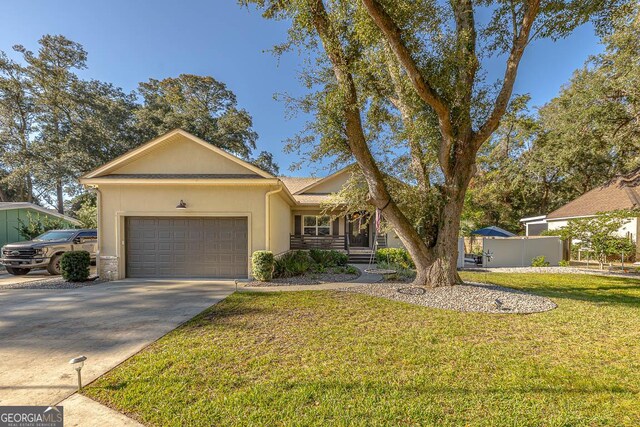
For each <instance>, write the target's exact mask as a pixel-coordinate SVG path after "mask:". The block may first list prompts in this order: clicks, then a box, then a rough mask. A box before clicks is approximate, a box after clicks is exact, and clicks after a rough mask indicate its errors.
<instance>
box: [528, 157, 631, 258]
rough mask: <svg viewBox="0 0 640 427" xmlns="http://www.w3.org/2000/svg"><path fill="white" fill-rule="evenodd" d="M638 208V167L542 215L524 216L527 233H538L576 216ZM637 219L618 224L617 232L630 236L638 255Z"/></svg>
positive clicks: (564, 224)
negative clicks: (619, 225) (620, 225)
mask: <svg viewBox="0 0 640 427" xmlns="http://www.w3.org/2000/svg"><path fill="white" fill-rule="evenodd" d="M637 208H640V169H639V170H637V171H635V172H633V173H631V174H629V175H625V176H619V177H616V178H614V179H612V180H610V181H609V182H607V183H606V184H604V185H601V186H599V187H596V188H594V189H593V190H591V191H588V192H586V193H584V194H583V195H582V196H580V197H578V198H577V199H574V200H572V201H571V202H569V203H567V204H566V205H564V206H562V207H560V208H558V209H556V210H555V211H553V212H551V213H550V214H548V215H546V217H545V216H537V217H531V218H523V219H521V220H520V221H521V222H522V223H524V225H525V227H526V229H527V236H529V235H538V234H539V233H540V232H541V231H540V230H542V229H545V228H546V229H549V230H557V229H558V228H561V227H564V226H566V225H567V222H568V221H570V220H572V219H576V218H589V217H594V216H596V214H597V213H600V212H612V211H617V210H623V209H637ZM639 227H640V221H638V218H636V217H632V218H629V222H628V223H627V224H625V225H624V226H622V227H620V230H619V231H618V235H620V236H621V237H629V238H630V239H632V240H633V241H634V242H636V247H637V253H638V254H640V242H638V235H639V234H640V228H639ZM530 233H531V234H530Z"/></svg>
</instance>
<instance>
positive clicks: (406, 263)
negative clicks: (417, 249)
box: [376, 248, 416, 268]
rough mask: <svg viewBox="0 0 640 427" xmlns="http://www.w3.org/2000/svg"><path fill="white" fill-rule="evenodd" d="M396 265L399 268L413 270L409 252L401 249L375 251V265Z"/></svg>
mask: <svg viewBox="0 0 640 427" xmlns="http://www.w3.org/2000/svg"><path fill="white" fill-rule="evenodd" d="M381 263H385V264H389V265H397V266H399V267H401V268H415V267H416V266H415V264H414V263H413V260H412V259H411V256H409V252H407V250H406V249H402V248H382V249H378V250H377V251H376V264H381Z"/></svg>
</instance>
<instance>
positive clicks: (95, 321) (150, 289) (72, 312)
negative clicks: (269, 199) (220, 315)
mask: <svg viewBox="0 0 640 427" xmlns="http://www.w3.org/2000/svg"><path fill="white" fill-rule="evenodd" d="M234 290H235V285H234V284H233V283H232V282H228V281H203V280H193V281H185V280H140V279H128V280H121V281H115V282H109V283H106V284H105V283H102V284H96V285H93V286H87V287H84V288H79V289H67V290H63V289H38V290H34V289H5V290H0V405H50V404H54V403H57V402H60V401H61V400H62V399H64V398H66V397H67V396H69V395H71V394H72V393H73V392H75V390H76V373H75V371H74V370H73V369H72V367H71V366H70V365H69V364H68V361H69V359H71V358H72V357H76V356H79V355H85V356H87V361H86V362H85V366H84V368H83V369H82V378H83V383H84V384H86V383H88V382H90V381H92V380H94V379H95V378H97V377H98V376H100V375H102V374H103V373H105V372H106V371H108V370H110V369H112V368H113V367H114V366H116V365H118V364H119V363H120V362H122V361H123V360H125V359H127V358H129V357H131V356H132V355H133V354H135V353H136V352H138V351H140V350H141V349H142V348H144V347H145V346H147V345H148V344H150V343H151V342H153V341H155V340H156V339H158V338H160V337H161V336H162V335H164V334H166V333H167V332H169V331H171V330H172V329H174V328H175V327H176V326H178V325H180V324H181V323H183V322H184V321H186V320H188V319H190V318H191V317H193V316H195V315H196V314H198V313H199V312H201V311H202V310H204V309H205V308H207V307H209V306H211V305H212V304H215V303H216V302H218V301H220V300H222V299H224V298H225V297H226V296H228V295H229V294H231V293H232V292H233V291H234Z"/></svg>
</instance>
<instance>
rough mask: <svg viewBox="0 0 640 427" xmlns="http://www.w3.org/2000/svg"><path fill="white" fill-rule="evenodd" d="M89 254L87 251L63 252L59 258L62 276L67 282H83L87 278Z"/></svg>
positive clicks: (89, 261)
mask: <svg viewBox="0 0 640 427" xmlns="http://www.w3.org/2000/svg"><path fill="white" fill-rule="evenodd" d="M90 264H91V256H90V255H89V252H87V251H72V252H65V253H64V254H62V258H60V270H61V272H62V277H63V278H64V280H66V281H68V282H84V281H85V280H87V279H88V278H89V265H90Z"/></svg>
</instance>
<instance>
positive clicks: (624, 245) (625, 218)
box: [547, 210, 640, 269]
mask: <svg viewBox="0 0 640 427" xmlns="http://www.w3.org/2000/svg"><path fill="white" fill-rule="evenodd" d="M638 215H640V213H639V212H638V211H633V210H618V211H613V212H602V213H598V214H597V215H596V216H595V217H592V218H578V219H574V220H571V221H569V222H568V224H567V225H566V226H564V227H561V228H559V229H557V230H551V231H550V232H549V233H547V234H555V235H558V236H560V238H562V239H563V240H574V239H576V240H580V245H581V246H582V247H584V248H588V249H590V250H591V251H593V252H594V254H595V256H596V259H597V261H598V263H599V264H600V268H601V269H602V267H603V265H604V263H605V261H606V259H607V256H609V255H619V254H624V255H629V254H631V253H632V252H633V251H635V245H634V244H633V242H632V241H631V240H630V239H628V238H625V237H621V236H619V235H618V231H619V230H620V227H622V226H623V225H625V224H628V223H629V222H631V218H634V217H637V216H638Z"/></svg>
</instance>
